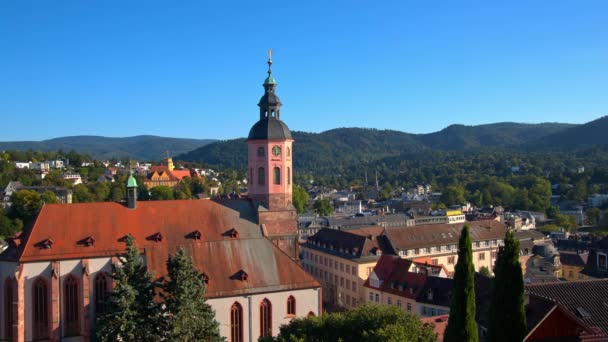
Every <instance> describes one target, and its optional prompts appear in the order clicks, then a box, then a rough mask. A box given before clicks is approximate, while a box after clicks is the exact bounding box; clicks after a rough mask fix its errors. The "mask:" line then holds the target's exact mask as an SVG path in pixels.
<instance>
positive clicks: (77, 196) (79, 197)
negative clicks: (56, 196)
mask: <svg viewBox="0 0 608 342" xmlns="http://www.w3.org/2000/svg"><path fill="white" fill-rule="evenodd" d="M72 191H73V192H72V201H73V202H74V203H86V202H93V201H95V197H94V196H93V194H91V192H89V188H88V187H87V186H86V185H84V184H78V185H75V186H74V188H73V189H72Z"/></svg>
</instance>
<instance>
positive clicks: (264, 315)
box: [260, 298, 272, 337]
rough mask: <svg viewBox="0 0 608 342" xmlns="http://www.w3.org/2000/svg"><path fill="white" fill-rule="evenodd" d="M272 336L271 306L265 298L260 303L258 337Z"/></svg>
mask: <svg viewBox="0 0 608 342" xmlns="http://www.w3.org/2000/svg"><path fill="white" fill-rule="evenodd" d="M266 336H272V304H271V303H270V301H269V300H268V299H266V298H264V300H263V301H262V302H261V303H260V337H266Z"/></svg>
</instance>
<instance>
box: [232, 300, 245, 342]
mask: <svg viewBox="0 0 608 342" xmlns="http://www.w3.org/2000/svg"><path fill="white" fill-rule="evenodd" d="M230 341H231V342H242V341H243V307H242V306H241V304H239V303H238V302H234V304H232V307H231V308H230Z"/></svg>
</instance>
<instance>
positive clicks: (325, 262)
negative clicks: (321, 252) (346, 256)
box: [323, 257, 327, 266]
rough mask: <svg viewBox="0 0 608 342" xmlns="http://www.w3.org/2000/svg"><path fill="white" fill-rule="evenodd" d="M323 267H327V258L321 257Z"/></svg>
mask: <svg viewBox="0 0 608 342" xmlns="http://www.w3.org/2000/svg"><path fill="white" fill-rule="evenodd" d="M323 265H325V266H327V258H326V257H323Z"/></svg>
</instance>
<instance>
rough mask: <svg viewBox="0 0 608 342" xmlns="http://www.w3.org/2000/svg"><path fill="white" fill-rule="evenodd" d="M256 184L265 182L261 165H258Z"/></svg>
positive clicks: (264, 173)
mask: <svg viewBox="0 0 608 342" xmlns="http://www.w3.org/2000/svg"><path fill="white" fill-rule="evenodd" d="M258 184H259V185H264V184H266V172H264V168H263V167H261V166H260V167H258Z"/></svg>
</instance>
